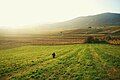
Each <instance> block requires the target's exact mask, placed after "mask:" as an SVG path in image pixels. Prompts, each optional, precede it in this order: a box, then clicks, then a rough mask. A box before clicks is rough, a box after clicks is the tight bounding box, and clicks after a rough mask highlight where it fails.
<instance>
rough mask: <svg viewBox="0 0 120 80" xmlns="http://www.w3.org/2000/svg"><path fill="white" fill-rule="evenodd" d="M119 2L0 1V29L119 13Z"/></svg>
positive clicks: (119, 0)
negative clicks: (106, 13)
mask: <svg viewBox="0 0 120 80" xmlns="http://www.w3.org/2000/svg"><path fill="white" fill-rule="evenodd" d="M119 3H120V0H0V28H2V27H4V26H7V27H11V28H15V27H17V26H24V25H33V24H45V23H54V22H61V21H66V20H70V19H73V18H76V17H79V16H87V15H94V14H98V13H104V12H115V13H119V12H120V6H119Z"/></svg>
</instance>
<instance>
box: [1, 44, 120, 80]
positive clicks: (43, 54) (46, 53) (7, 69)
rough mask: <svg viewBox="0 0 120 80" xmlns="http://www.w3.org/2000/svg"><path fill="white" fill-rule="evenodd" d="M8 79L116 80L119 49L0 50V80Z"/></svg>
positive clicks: (89, 46) (95, 46) (81, 46)
mask: <svg viewBox="0 0 120 80" xmlns="http://www.w3.org/2000/svg"><path fill="white" fill-rule="evenodd" d="M53 52H55V53H56V58H55V59H53V58H52V55H51V54H52V53H53ZM8 79H11V80H110V79H111V80H119V79H120V46H114V45H108V44H75V45H57V46H38V45H37V46H30V45H29V46H21V47H16V48H12V49H4V50H0V80H8Z"/></svg>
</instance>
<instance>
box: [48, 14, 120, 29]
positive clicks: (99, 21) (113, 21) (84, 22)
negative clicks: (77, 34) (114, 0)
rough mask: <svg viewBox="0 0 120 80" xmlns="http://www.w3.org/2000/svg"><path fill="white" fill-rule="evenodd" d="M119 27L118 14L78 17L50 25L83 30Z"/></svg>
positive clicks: (119, 15)
mask: <svg viewBox="0 0 120 80" xmlns="http://www.w3.org/2000/svg"><path fill="white" fill-rule="evenodd" d="M118 25H120V14H118V13H102V14H98V15H93V16H84V17H78V18H75V19H72V20H69V21H65V22H60V23H55V24H50V25H47V26H51V27H54V28H59V29H65V30H66V29H68V30H71V29H85V28H88V27H94V28H102V27H106V26H118Z"/></svg>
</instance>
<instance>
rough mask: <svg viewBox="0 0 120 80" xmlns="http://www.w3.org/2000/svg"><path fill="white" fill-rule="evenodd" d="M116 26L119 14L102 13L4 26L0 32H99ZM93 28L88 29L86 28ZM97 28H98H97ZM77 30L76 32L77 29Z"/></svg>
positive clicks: (118, 23) (119, 24) (118, 24)
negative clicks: (13, 27) (31, 23)
mask: <svg viewBox="0 0 120 80" xmlns="http://www.w3.org/2000/svg"><path fill="white" fill-rule="evenodd" d="M111 26H114V27H118V26H120V14H118V13H102V14H98V15H92V16H83V17H78V18H75V19H72V20H69V21H64V22H59V23H54V24H44V25H32V26H31V25H30V26H22V27H21V28H16V29H12V28H11V29H9V28H4V27H3V29H0V32H1V33H0V34H17V35H18V34H27V35H28V34H30V35H31V34H51V33H56V32H60V31H66V30H75V29H79V30H80V31H81V30H82V31H81V32H80V33H82V32H84V33H85V32H86V30H87V31H88V32H89V31H90V32H91V31H92V32H100V31H102V29H103V28H106V27H108V28H109V27H111ZM89 27H90V28H92V29H94V30H90V29H88V28H89ZM85 29H86V30H85ZM98 29H99V30H98ZM79 30H77V32H78V31H79Z"/></svg>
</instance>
